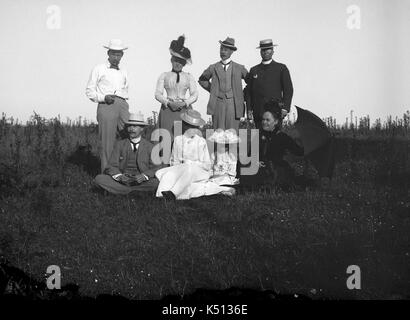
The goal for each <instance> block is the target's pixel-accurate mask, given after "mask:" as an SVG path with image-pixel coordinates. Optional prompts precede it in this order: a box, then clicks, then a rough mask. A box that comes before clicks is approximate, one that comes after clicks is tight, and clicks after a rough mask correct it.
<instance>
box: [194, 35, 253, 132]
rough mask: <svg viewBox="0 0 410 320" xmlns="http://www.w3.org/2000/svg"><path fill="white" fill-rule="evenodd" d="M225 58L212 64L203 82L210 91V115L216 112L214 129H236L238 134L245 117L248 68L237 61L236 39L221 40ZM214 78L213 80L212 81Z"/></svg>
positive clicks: (205, 73) (214, 114)
mask: <svg viewBox="0 0 410 320" xmlns="http://www.w3.org/2000/svg"><path fill="white" fill-rule="evenodd" d="M219 43H220V44H221V46H220V49H219V54H220V57H221V61H218V62H217V63H215V64H211V65H210V66H209V67H208V69H206V70H205V71H204V72H203V73H202V75H201V76H200V78H199V84H200V85H201V87H202V88H204V89H205V90H206V91H208V92H209V93H210V96H209V102H208V106H207V114H210V115H212V123H213V128H214V129H223V130H227V129H235V131H236V133H238V129H239V122H240V119H241V118H242V117H243V116H244V113H245V106H244V96H243V90H242V79H244V80H245V78H246V76H247V74H248V71H247V70H246V68H245V67H244V66H243V65H241V64H238V63H236V62H233V61H232V60H231V55H232V53H233V52H234V51H236V50H237V48H236V47H235V39H233V38H229V37H228V38H226V40H224V41H219ZM211 79H212V80H211Z"/></svg>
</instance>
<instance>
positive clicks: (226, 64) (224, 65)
mask: <svg viewBox="0 0 410 320" xmlns="http://www.w3.org/2000/svg"><path fill="white" fill-rule="evenodd" d="M221 63H222V65H223V67H224V70H225V71H226V69H228V67H229V64H230V62H228V63H223V62H222V61H221Z"/></svg>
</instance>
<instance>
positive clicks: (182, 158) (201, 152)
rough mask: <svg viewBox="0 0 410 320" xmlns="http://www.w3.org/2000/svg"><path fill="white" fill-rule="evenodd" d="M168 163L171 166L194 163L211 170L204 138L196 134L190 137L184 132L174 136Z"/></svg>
mask: <svg viewBox="0 0 410 320" xmlns="http://www.w3.org/2000/svg"><path fill="white" fill-rule="evenodd" d="M169 163H170V165H171V166H175V165H178V164H181V163H196V164H198V165H199V166H200V167H201V168H202V169H204V170H206V171H209V170H211V159H210V156H209V151H208V145H207V143H206V140H205V139H204V138H202V137H200V136H198V135H194V136H193V137H192V138H191V137H187V136H186V135H184V134H182V135H179V136H177V137H175V140H174V144H173V148H172V154H171V158H170V162H169Z"/></svg>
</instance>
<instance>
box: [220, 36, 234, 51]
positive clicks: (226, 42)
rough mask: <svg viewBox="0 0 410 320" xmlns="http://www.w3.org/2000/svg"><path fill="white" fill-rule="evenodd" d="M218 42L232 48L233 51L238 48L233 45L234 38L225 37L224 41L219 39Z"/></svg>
mask: <svg viewBox="0 0 410 320" xmlns="http://www.w3.org/2000/svg"><path fill="white" fill-rule="evenodd" d="M219 43H220V44H221V45H223V46H224V47H227V48H229V49H232V50H233V51H236V50H237V49H238V48H237V47H235V39H234V38H229V37H227V38H226V39H225V40H224V41H221V40H219Z"/></svg>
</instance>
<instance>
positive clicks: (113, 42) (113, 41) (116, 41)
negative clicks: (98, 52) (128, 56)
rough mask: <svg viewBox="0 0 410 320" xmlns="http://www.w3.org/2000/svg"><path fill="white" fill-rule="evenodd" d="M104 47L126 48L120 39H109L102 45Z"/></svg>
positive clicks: (111, 48)
mask: <svg viewBox="0 0 410 320" xmlns="http://www.w3.org/2000/svg"><path fill="white" fill-rule="evenodd" d="M103 47H104V48H106V49H109V50H119V51H122V50H127V49H128V47H126V46H125V45H124V44H123V43H122V41H121V40H120V39H111V40H110V42H109V43H108V46H103Z"/></svg>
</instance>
